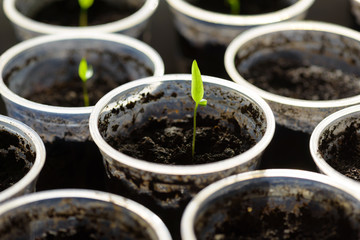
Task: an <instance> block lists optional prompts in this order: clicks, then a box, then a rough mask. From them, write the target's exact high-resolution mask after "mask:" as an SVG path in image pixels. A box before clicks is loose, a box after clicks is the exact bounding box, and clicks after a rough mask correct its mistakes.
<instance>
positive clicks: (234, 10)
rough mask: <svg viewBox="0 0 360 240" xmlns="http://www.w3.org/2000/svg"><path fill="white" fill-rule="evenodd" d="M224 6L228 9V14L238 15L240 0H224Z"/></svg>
mask: <svg viewBox="0 0 360 240" xmlns="http://www.w3.org/2000/svg"><path fill="white" fill-rule="evenodd" d="M225 2H226V4H227V5H228V6H229V7H230V13H231V14H234V15H237V14H239V13H240V0H225Z"/></svg>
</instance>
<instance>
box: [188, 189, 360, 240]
mask: <svg viewBox="0 0 360 240" xmlns="http://www.w3.org/2000/svg"><path fill="white" fill-rule="evenodd" d="M326 204H331V208H330V209H332V210H323V211H319V209H322V208H326V209H328V208H327V207H328V206H326V207H324V206H322V205H321V203H319V202H315V201H314V202H312V201H311V202H309V203H301V202H299V203H298V204H296V205H295V207H294V209H293V210H291V211H289V210H282V209H280V208H279V207H278V206H275V207H272V206H270V204H268V203H267V200H266V199H254V200H251V201H248V200H244V198H243V197H242V196H233V197H229V196H226V197H223V199H222V200H219V201H218V202H217V203H215V204H213V205H212V206H211V207H210V208H209V209H206V211H205V212H204V213H202V215H200V217H199V218H198V219H197V220H196V226H195V233H196V235H197V239H199V240H200V239H201V240H204V239H206V240H210V239H216V240H225V239H226V240H235V239H236V240H238V239H247V240H250V239H269V240H273V239H299V240H300V239H358V238H357V237H358V232H357V231H358V230H356V229H354V228H353V227H352V225H351V223H350V218H349V216H347V215H346V214H345V213H344V209H343V207H341V206H339V205H338V204H337V203H335V202H333V203H326ZM285 206H286V204H285ZM329 207H330V206H329ZM219 217H220V218H219Z"/></svg>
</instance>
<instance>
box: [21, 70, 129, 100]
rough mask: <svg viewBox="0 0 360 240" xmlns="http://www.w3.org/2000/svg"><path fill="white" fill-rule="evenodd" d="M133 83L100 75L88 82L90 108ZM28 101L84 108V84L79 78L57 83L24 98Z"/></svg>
mask: <svg viewBox="0 0 360 240" xmlns="http://www.w3.org/2000/svg"><path fill="white" fill-rule="evenodd" d="M129 81H131V79H130V78H128V77H127V78H124V79H121V82H117V81H116V80H115V79H113V78H111V77H110V76H107V77H104V75H100V74H99V75H98V76H97V77H95V76H94V77H93V78H91V79H89V80H88V81H87V83H86V84H87V88H88V95H89V102H90V106H93V105H95V104H96V103H97V101H99V99H100V98H101V97H103V96H104V95H105V94H106V93H108V92H109V91H111V90H113V89H114V88H116V87H118V86H119V85H121V84H123V83H126V82H129ZM24 97H25V98H26V99H28V100H31V101H34V102H37V103H42V104H47V105H51V106H62V107H83V106H84V95H83V83H82V81H81V79H80V78H79V77H78V76H73V80H72V81H66V82H57V83H54V84H53V85H51V86H50V87H46V88H42V89H39V90H37V91H35V92H32V93H31V95H28V96H24Z"/></svg>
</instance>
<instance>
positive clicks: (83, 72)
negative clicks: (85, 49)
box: [78, 58, 94, 107]
mask: <svg viewBox="0 0 360 240" xmlns="http://www.w3.org/2000/svg"><path fill="white" fill-rule="evenodd" d="M78 73H79V77H80V78H81V81H82V86H83V95H84V106H85V107H88V106H89V95H88V91H87V84H86V83H87V80H89V79H90V78H91V77H92V76H93V74H94V70H93V68H92V66H91V65H88V63H87V61H86V59H85V58H82V59H81V61H80V64H79V69H78Z"/></svg>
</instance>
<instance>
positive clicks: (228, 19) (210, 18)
mask: <svg viewBox="0 0 360 240" xmlns="http://www.w3.org/2000/svg"><path fill="white" fill-rule="evenodd" d="M314 1H315V0H298V1H297V2H296V3H294V4H292V5H290V6H288V7H286V8H283V9H281V10H278V11H275V12H270V13H264V14H256V15H247V16H244V15H243V16H241V15H231V14H222V13H216V12H212V11H208V10H204V9H201V8H199V7H196V6H194V5H191V4H190V3H188V2H187V1H184V0H167V2H168V4H169V5H170V6H171V7H172V8H173V9H175V10H176V11H178V12H180V13H182V14H183V15H185V16H190V17H191V18H194V19H199V20H201V21H204V22H209V23H214V24H221V25H229V26H255V25H263V24H269V23H275V22H281V21H285V20H288V19H291V18H294V17H296V16H298V15H300V14H302V13H305V12H306V11H307V10H308V9H309V8H310V6H311V5H312V4H313V3H314Z"/></svg>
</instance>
